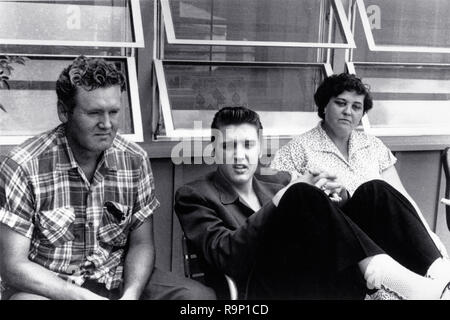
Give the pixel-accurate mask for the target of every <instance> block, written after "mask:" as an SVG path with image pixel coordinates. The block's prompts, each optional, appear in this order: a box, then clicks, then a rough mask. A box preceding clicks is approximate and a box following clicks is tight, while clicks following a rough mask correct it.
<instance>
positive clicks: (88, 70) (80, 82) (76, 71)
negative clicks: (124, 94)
mask: <svg viewBox="0 0 450 320" xmlns="http://www.w3.org/2000/svg"><path fill="white" fill-rule="evenodd" d="M115 85H118V86H120V90H121V91H123V90H125V76H124V75H123V73H122V72H121V71H120V70H118V69H117V67H116V65H115V64H114V63H112V62H107V61H105V60H104V59H101V58H87V57H85V56H79V57H77V58H76V59H75V60H74V61H73V62H72V64H71V65H69V66H68V67H67V68H65V69H64V70H63V71H62V72H61V74H60V75H59V78H58V80H57V81H56V95H57V96H58V105H60V104H62V105H63V106H65V109H68V110H69V111H70V110H73V108H74V107H75V95H76V93H77V90H78V88H83V89H84V90H86V91H91V90H95V89H98V88H108V87H111V86H115Z"/></svg>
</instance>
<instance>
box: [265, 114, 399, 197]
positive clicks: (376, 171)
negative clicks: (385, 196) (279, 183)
mask: <svg viewBox="0 0 450 320" xmlns="http://www.w3.org/2000/svg"><path fill="white" fill-rule="evenodd" d="M321 124H322V122H320V123H319V124H318V125H317V126H316V127H315V128H313V129H311V130H310V131H307V132H305V133H304V134H302V135H300V136H298V137H295V138H294V139H292V140H291V141H290V142H289V143H287V144H286V145H284V146H283V147H281V148H280V149H279V150H278V151H277V153H276V154H275V156H274V159H273V160H272V163H271V167H272V168H274V169H278V170H284V171H289V172H297V173H300V174H304V173H305V172H306V171H307V170H309V169H319V170H325V171H327V172H330V173H334V174H336V175H337V176H338V178H339V179H340V181H341V183H342V184H343V185H344V186H345V188H346V189H347V190H348V192H349V193H350V194H351V195H352V194H353V193H354V192H355V190H356V189H357V188H358V187H359V186H360V185H361V184H363V183H364V182H367V181H369V180H372V179H379V178H381V173H382V172H383V171H384V170H386V169H387V168H389V167H391V166H393V165H394V164H395V163H396V162H397V159H396V158H395V156H394V155H393V154H392V152H391V151H390V150H389V149H388V148H387V147H386V146H385V145H384V144H383V142H382V141H381V140H380V139H378V138H377V137H374V136H370V135H367V134H366V133H364V132H362V131H357V130H353V131H352V133H351V135H350V140H349V150H348V161H347V160H346V159H345V158H344V156H343V155H342V154H341V152H340V151H339V150H338V148H337V147H336V145H335V144H334V143H333V141H332V140H331V139H330V138H329V137H328V135H327V134H326V132H325V131H324V130H323V128H322V126H321Z"/></svg>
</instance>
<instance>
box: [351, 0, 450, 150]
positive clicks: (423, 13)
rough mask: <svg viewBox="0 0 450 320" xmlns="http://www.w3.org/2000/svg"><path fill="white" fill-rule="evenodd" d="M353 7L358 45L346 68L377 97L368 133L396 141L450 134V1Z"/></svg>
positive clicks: (369, 0)
mask: <svg viewBox="0 0 450 320" xmlns="http://www.w3.org/2000/svg"><path fill="white" fill-rule="evenodd" d="M350 8H351V10H350V12H351V21H352V31H353V34H354V37H355V43H356V46H357V47H356V48H355V49H350V52H349V55H348V59H347V60H348V63H347V69H348V72H351V73H355V74H357V75H358V76H360V77H361V78H362V79H363V81H364V82H366V83H368V84H369V85H370V87H371V91H372V93H373V97H374V108H373V109H372V110H371V111H369V113H368V115H367V116H366V117H364V119H363V125H364V128H365V130H366V131H368V132H370V133H372V134H375V135H378V136H392V137H405V136H406V137H408V136H429V137H432V136H438V135H450V130H449V129H448V128H447V127H448V125H446V123H445V122H446V121H445V119H448V118H449V117H450V103H449V99H448V97H449V95H448V91H450V90H448V89H447V87H448V81H447V80H446V79H448V78H449V75H450V73H449V71H450V36H449V35H448V32H447V30H448V29H449V28H450V24H449V21H448V19H447V12H448V10H449V9H450V2H448V1H444V0H431V1H420V0H411V1H401V0H390V1H383V0H354V1H353V2H351V4H350ZM430 17H433V19H430ZM432 140H433V139H430V143H431V141H432ZM404 141H405V143H407V141H408V138H407V139H404ZM411 141H412V140H411ZM436 141H437V140H436Z"/></svg>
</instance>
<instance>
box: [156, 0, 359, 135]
mask: <svg viewBox="0 0 450 320" xmlns="http://www.w3.org/2000/svg"><path fill="white" fill-rule="evenodd" d="M155 12H156V15H157V16H156V19H159V20H158V21H159V26H160V29H159V32H157V34H156V38H157V39H158V49H157V50H156V58H155V60H154V70H155V77H156V82H155V83H156V86H157V89H158V90H157V92H158V97H159V106H160V108H159V113H155V114H156V115H157V119H156V121H155V122H158V126H157V127H156V130H155V136H156V138H157V139H160V140H164V138H170V139H179V138H185V137H202V138H209V136H210V131H209V126H210V124H211V121H212V117H213V115H214V113H215V112H216V111H217V110H219V109H220V108H221V107H224V106H230V105H231V106H233V105H245V106H247V107H249V108H252V109H254V110H255V111H257V112H258V113H259V114H260V116H261V120H262V122H263V126H264V134H265V135H266V136H272V135H276V136H291V135H295V134H299V133H301V132H304V131H306V130H308V129H310V128H312V127H313V126H314V125H315V124H316V123H317V121H319V118H318V116H317V112H316V108H315V106H314V102H313V95H314V92H315V90H316V88H317V86H318V84H319V83H320V82H321V81H322V80H323V78H324V77H325V76H328V75H331V74H332V73H333V71H332V68H331V63H330V52H329V50H334V49H345V48H352V47H354V40H353V37H352V35H351V32H350V24H349V23H348V20H347V17H346V15H345V11H344V8H343V6H342V3H341V1H340V0H336V1H335V0H331V1H330V0H319V1H317V0H301V1H298V0H295V1H294V0H280V1H276V2H274V1H271V0H248V1H238V0H229V1H218V0H160V1H158V4H157V10H155Z"/></svg>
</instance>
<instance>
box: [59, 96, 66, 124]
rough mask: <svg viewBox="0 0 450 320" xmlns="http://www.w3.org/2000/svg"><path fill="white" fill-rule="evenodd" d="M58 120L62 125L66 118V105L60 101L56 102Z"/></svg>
mask: <svg viewBox="0 0 450 320" xmlns="http://www.w3.org/2000/svg"><path fill="white" fill-rule="evenodd" d="M57 105H58V118H59V121H61V122H62V123H66V122H67V121H68V120H69V118H68V111H67V107H66V105H65V104H64V103H63V102H62V101H58V104H57Z"/></svg>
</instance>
